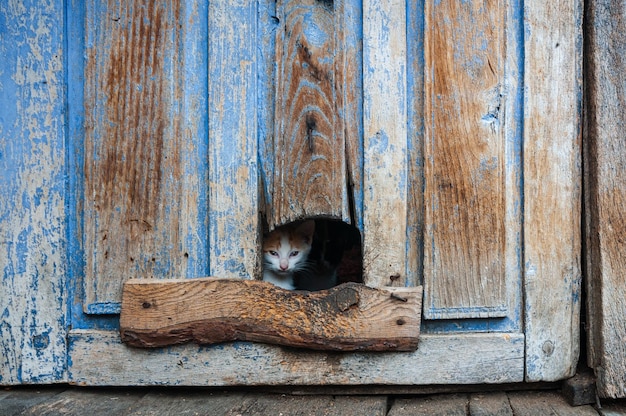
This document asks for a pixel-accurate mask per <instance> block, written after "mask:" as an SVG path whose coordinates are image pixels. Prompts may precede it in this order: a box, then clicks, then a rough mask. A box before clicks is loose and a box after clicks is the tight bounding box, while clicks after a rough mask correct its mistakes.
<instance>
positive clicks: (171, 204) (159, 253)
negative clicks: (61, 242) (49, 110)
mask: <svg viewBox="0 0 626 416" xmlns="http://www.w3.org/2000/svg"><path fill="white" fill-rule="evenodd" d="M180 10H181V7H180V4H179V3H178V2H177V1H172V2H168V3H149V4H145V5H144V4H141V2H134V1H132V2H127V3H123V4H121V5H120V4H118V3H117V2H113V1H111V2H106V3H102V4H99V5H94V4H91V3H89V4H88V6H87V22H86V28H88V29H87V34H86V37H87V40H86V44H87V45H88V47H87V51H86V53H87V61H86V63H85V68H86V70H85V117H86V129H85V251H86V253H88V255H87V256H86V260H87V265H86V266H87V267H86V270H87V273H86V284H85V293H86V309H89V305H90V304H92V303H94V304H98V303H104V304H107V303H111V302H119V299H120V295H121V285H122V282H123V280H125V279H127V278H128V277H167V276H171V275H172V274H175V275H180V274H181V273H184V271H185V270H186V265H187V262H188V255H189V254H188V252H187V251H185V250H184V249H182V246H183V245H184V244H183V240H184V236H182V235H181V226H180V224H181V223H182V222H185V221H186V220H187V219H189V220H190V221H193V220H192V219H191V218H187V217H186V214H191V216H193V211H194V210H195V209H197V207H193V206H190V205H189V204H186V203H185V202H184V201H183V200H184V199H185V198H186V197H187V196H185V195H184V190H185V187H184V186H177V184H179V183H181V182H184V178H185V175H183V170H184V168H183V166H182V164H183V160H182V158H183V154H185V152H186V151H187V149H186V147H189V146H192V145H191V144H189V143H186V142H184V141H183V140H182V138H183V137H184V134H183V132H182V127H181V125H182V121H181V120H182V119H181V118H180V117H179V116H178V114H179V112H180V108H179V107H178V104H177V102H178V101H179V100H181V99H182V97H181V94H182V92H181V89H180V84H179V83H177V81H176V79H177V76H178V71H179V69H178V65H179V63H180V61H178V59H181V57H180V55H182V53H181V51H180V47H179V45H180V44H181V42H180V36H181V34H182V33H183V32H182V31H180V30H178V29H179V22H180V19H181V16H180ZM183 205H184V206H185V207H187V208H188V209H191V210H192V212H186V211H184V210H183V209H181V208H180V207H182V206H183ZM184 253H187V256H185V255H184Z"/></svg>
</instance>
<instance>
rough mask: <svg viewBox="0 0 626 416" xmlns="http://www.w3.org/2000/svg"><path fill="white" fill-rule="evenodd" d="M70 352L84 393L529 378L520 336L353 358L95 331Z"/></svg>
mask: <svg viewBox="0 0 626 416" xmlns="http://www.w3.org/2000/svg"><path fill="white" fill-rule="evenodd" d="M69 345H70V355H71V357H72V359H71V360H70V369H69V371H70V374H69V377H70V380H71V382H72V383H76V384H79V385H101V386H102V385H129V386H130V385H162V384H169V385H179V386H234V385H274V386H276V385H285V384H288V385H290V386H306V385H315V384H318V385H371V384H386V385H428V384H487V383H488V384H491V383H513V382H521V381H523V378H524V335H523V334H495V333H492V334H462V335H443V334H442V335H421V336H420V343H419V347H418V349H417V350H416V351H414V352H384V353H382V352H359V353H349V354H347V353H338V352H327V351H307V350H301V349H298V350H294V349H290V348H284V347H280V346H274V345H267V344H256V343H250V342H236V343H226V344H218V345H210V346H201V347H198V346H197V345H194V344H185V345H177V346H172V347H167V348H154V349H144V348H131V347H128V346H127V345H125V344H123V343H122V342H121V339H120V336H119V333H117V332H114V331H94V330H75V331H72V332H71V334H70V338H69ZM95 362H97V363H98V365H93V363H95ZM372 369H376V371H372Z"/></svg>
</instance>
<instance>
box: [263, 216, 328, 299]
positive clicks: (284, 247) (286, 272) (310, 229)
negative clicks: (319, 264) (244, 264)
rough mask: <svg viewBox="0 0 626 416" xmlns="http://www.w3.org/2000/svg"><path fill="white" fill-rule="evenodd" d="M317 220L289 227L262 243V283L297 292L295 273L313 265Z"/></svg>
mask: <svg viewBox="0 0 626 416" xmlns="http://www.w3.org/2000/svg"><path fill="white" fill-rule="evenodd" d="M314 233H315V221H314V220H308V221H304V222H303V223H301V224H296V225H293V224H289V225H286V226H282V227H280V228H277V229H276V230H274V231H272V232H271V233H270V234H269V235H268V236H267V237H266V238H265V240H264V241H263V280H264V281H266V282H270V283H273V284H275V285H276V286H279V287H282V288H283V289H288V290H294V289H295V288H296V282H295V276H294V274H295V273H296V272H297V271H299V270H304V269H306V268H307V267H309V266H310V264H309V262H308V257H309V252H310V251H311V247H312V245H313V234H314Z"/></svg>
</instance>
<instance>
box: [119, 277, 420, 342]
mask: <svg viewBox="0 0 626 416" xmlns="http://www.w3.org/2000/svg"><path fill="white" fill-rule="evenodd" d="M421 298H422V294H421V287H417V288H387V289H372V288H368V287H366V286H364V285H360V284H356V283H346V284H343V285H340V286H337V287H334V288H332V289H330V290H326V291H320V292H297V291H287V290H284V289H280V288H278V287H276V286H274V285H272V284H270V283H267V282H260V281H255V280H242V279H224V278H222V279H220V278H202V279H176V280H162V281H156V280H145V279H133V280H129V281H128V282H127V283H125V285H124V291H123V296H122V314H121V318H120V332H121V335H122V341H124V342H126V343H127V344H128V345H131V346H138V347H162V346H166V345H173V344H181V343H185V342H188V341H194V342H197V343H199V344H213V343H218V342H226V341H237V340H242V341H258V342H265V343H271V344H280V345H287V346H293V347H307V348H311V349H317V350H335V351H354V350H365V351H392V350H393V351H413V350H415V349H416V348H417V341H418V335H419V330H420V318H421V316H420V314H421Z"/></svg>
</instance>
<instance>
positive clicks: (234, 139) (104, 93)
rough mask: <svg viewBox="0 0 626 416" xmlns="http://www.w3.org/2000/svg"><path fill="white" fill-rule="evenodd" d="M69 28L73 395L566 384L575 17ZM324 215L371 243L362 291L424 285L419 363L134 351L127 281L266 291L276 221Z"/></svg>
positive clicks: (573, 239) (523, 8)
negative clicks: (122, 313)
mask: <svg viewBox="0 0 626 416" xmlns="http://www.w3.org/2000/svg"><path fill="white" fill-rule="evenodd" d="M66 12H67V15H68V18H67V22H68V26H67V28H66V31H67V33H68V45H69V47H68V50H67V56H68V59H67V62H68V64H67V65H68V66H67V77H68V80H69V81H68V91H69V97H68V98H69V104H70V108H71V116H70V117H69V136H68V137H69V143H70V148H69V149H67V151H68V154H69V155H70V156H69V158H68V161H69V163H68V165H67V166H66V168H67V169H68V172H69V177H70V178H71V180H70V186H69V188H70V191H71V192H70V195H68V202H69V203H68V206H69V207H71V211H72V212H73V213H75V215H74V214H73V215H70V220H69V224H68V225H67V227H68V228H67V235H69V236H70V238H69V240H68V244H67V255H68V257H69V258H71V259H72V261H71V262H70V270H69V271H68V273H67V274H63V276H62V278H63V279H65V280H64V282H66V283H67V285H68V287H69V288H70V294H69V298H70V299H69V303H70V308H69V310H70V314H71V330H70V331H69V341H68V347H67V348H68V357H69V360H68V363H69V366H68V372H67V376H66V377H65V379H66V380H68V381H72V382H74V383H78V384H90V385H107V384H117V385H123V384H128V385H136V384H171V385H236V384H274V385H276V384H301V385H305V384H398V385H426V384H459V383H505V382H519V381H524V380H527V381H539V380H556V379H560V378H564V377H567V376H569V375H571V374H572V373H573V371H574V368H575V364H576V360H577V357H578V322H577V320H578V293H579V285H580V279H579V278H580V271H579V263H578V262H579V250H580V236H579V227H578V224H579V220H580V213H579V205H578V203H579V202H580V195H579V192H580V188H579V184H578V180H579V178H580V166H579V165H580V163H579V141H578V138H579V129H578V122H579V99H580V66H579V65H577V64H576V63H578V62H580V19H581V5H580V4H579V3H566V4H559V5H546V4H543V2H539V1H530V2H528V1H526V2H524V3H522V2H518V1H508V2H497V1H487V2H458V1H455V0H446V1H438V2H410V3H406V4H405V3H404V2H400V1H397V0H396V1H385V2H363V3H361V2H360V1H356V0H355V1H347V0H346V1H338V2H314V1H305V0H302V1H298V2H287V1H284V2H281V1H279V2H273V1H258V2H244V1H241V2H210V3H209V4H205V3H204V2H197V1H192V0H189V1H176V0H174V1H169V2H165V3H159V4H156V3H155V4H152V3H150V2H145V3H143V2H141V1H139V0H129V1H124V2H122V1H113V0H110V1H105V2H94V1H90V2H86V3H84V4H83V3H82V2H76V4H68V8H67V11H66ZM555 28H556V29H558V30H554V29H555ZM303 155H304V156H303ZM260 212H261V213H262V214H263V215H262V216H261V215H259V213H260ZM318 215H324V216H328V217H332V218H337V219H341V220H344V221H347V222H351V223H353V224H354V225H355V226H357V227H358V228H359V229H360V231H361V233H362V237H363V256H364V258H363V264H364V283H365V284H367V285H369V286H373V287H382V286H389V285H400V286H417V285H420V284H423V285H424V289H425V291H424V320H423V323H422V331H421V332H422V335H421V337H420V345H419V348H418V350H417V351H415V352H412V353H345V354H338V353H327V352H310V351H301V350H293V349H285V348H281V347H278V346H271V345H265V344H253V343H233V344H224V345H215V346H201V347H199V346H197V345H183V346H176V347H171V348H166V349H154V350H142V349H134V348H129V347H127V346H125V345H123V344H122V343H121V342H120V338H119V334H118V332H117V325H118V316H117V315H116V314H117V313H119V308H120V306H119V305H120V293H121V287H122V283H123V282H124V281H125V280H126V279H128V278H129V277H141V278H171V277H188V278H193V277H200V276H206V275H211V276H224V277H243V278H254V277H256V276H259V274H260V261H259V246H260V243H261V241H260V240H261V232H260V230H261V228H262V220H263V218H266V219H267V220H268V223H269V226H273V225H280V224H282V223H285V222H288V221H291V220H294V219H298V218H301V217H303V216H318ZM94 362H97V363H98V366H94V365H93V363H94Z"/></svg>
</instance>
